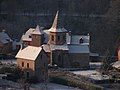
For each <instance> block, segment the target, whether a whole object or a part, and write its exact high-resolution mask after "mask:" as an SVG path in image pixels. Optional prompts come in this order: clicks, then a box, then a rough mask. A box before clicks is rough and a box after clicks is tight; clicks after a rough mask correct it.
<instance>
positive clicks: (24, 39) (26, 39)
mask: <svg viewBox="0 0 120 90" xmlns="http://www.w3.org/2000/svg"><path fill="white" fill-rule="evenodd" d="M34 30H35V29H34V28H30V29H29V30H27V32H26V33H25V34H23V35H22V40H23V41H32V38H30V37H29V36H31V33H32V32H33V31H34Z"/></svg>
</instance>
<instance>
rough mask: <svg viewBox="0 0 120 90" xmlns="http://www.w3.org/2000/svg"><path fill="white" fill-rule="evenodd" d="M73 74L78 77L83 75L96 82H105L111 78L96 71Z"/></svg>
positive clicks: (75, 72)
mask: <svg viewBox="0 0 120 90" xmlns="http://www.w3.org/2000/svg"><path fill="white" fill-rule="evenodd" d="M72 73H74V74H76V75H82V76H85V77H89V78H91V79H94V80H105V79H109V76H107V75H101V74H100V72H98V71H96V70H84V71H72Z"/></svg>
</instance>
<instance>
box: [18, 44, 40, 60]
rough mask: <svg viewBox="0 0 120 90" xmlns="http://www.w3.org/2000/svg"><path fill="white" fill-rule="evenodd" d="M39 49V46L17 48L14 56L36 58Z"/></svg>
mask: <svg viewBox="0 0 120 90" xmlns="http://www.w3.org/2000/svg"><path fill="white" fill-rule="evenodd" d="M41 50H42V48H41V47H34V46H27V47H26V48H24V49H20V50H19V52H18V53H17V55H16V58H22V59H28V60H36V58H37V57H38V55H39V53H40V52H41Z"/></svg>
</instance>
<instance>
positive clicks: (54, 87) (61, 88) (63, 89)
mask: <svg viewBox="0 0 120 90" xmlns="http://www.w3.org/2000/svg"><path fill="white" fill-rule="evenodd" d="M32 87H33V88H36V90H40V89H41V90H82V89H78V88H74V87H69V86H65V85H60V84H55V83H47V85H45V84H44V83H40V84H35V85H32Z"/></svg>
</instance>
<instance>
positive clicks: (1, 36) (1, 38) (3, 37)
mask: <svg viewBox="0 0 120 90" xmlns="http://www.w3.org/2000/svg"><path fill="white" fill-rule="evenodd" d="M0 42H1V43H3V44H6V43H9V42H12V39H11V38H10V37H9V36H8V34H7V33H5V32H4V31H3V32H1V33H0Z"/></svg>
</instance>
